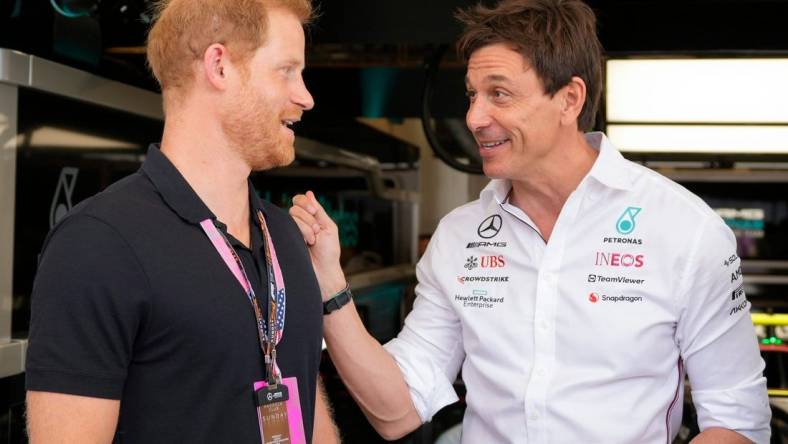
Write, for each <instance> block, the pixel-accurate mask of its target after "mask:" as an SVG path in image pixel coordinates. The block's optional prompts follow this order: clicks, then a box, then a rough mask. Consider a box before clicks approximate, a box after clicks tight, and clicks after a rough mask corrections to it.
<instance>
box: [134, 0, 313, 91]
mask: <svg viewBox="0 0 788 444" xmlns="http://www.w3.org/2000/svg"><path fill="white" fill-rule="evenodd" d="M270 8H285V9H288V10H290V11H292V12H293V13H294V14H295V15H296V16H297V17H298V18H299V19H300V20H301V23H304V24H306V23H308V22H309V20H310V19H311V17H312V4H311V1H310V0H158V1H157V2H156V3H155V10H154V22H153V26H152V27H151V30H150V32H149V33H148V48H147V53H148V65H149V66H150V68H151V71H153V75H154V76H155V77H156V80H158V81H159V85H161V89H162V91H164V90H167V89H170V88H183V87H187V86H189V85H190V84H191V81H192V80H193V79H192V64H193V63H194V62H195V61H196V60H200V59H201V58H202V56H203V54H204V53H205V50H206V49H208V47H209V46H210V45H212V44H214V43H221V44H223V45H225V46H227V48H228V51H229V52H230V57H233V58H234V59H235V60H238V61H239V62H240V63H242V64H243V63H246V62H247V61H248V60H249V58H250V57H251V55H252V54H253V53H254V51H255V50H256V49H257V48H259V47H260V46H262V45H263V43H265V39H266V29H267V27H268V13H267V11H268V10H269V9H270Z"/></svg>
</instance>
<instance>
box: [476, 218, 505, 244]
mask: <svg viewBox="0 0 788 444" xmlns="http://www.w3.org/2000/svg"><path fill="white" fill-rule="evenodd" d="M501 227H503V218H501V216H500V215H498V214H493V215H492V216H490V217H488V218H487V219H484V220H483V221H482V223H480V224H479V228H477V229H476V233H477V234H478V235H479V236H480V237H482V238H484V239H491V238H493V237H495V236H497V235H498V233H500V232H501Z"/></svg>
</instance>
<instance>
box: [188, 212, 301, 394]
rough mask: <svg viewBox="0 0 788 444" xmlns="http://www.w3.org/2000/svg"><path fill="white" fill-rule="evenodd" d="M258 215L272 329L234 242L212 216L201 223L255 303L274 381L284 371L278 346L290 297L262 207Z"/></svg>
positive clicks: (261, 337)
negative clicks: (277, 359) (217, 225)
mask: <svg viewBox="0 0 788 444" xmlns="http://www.w3.org/2000/svg"><path fill="white" fill-rule="evenodd" d="M257 218H258V221H259V223H260V231H261V232H262V234H263V241H264V250H265V259H266V270H267V272H268V284H269V285H268V289H269V292H268V294H269V299H270V300H269V303H268V314H269V316H268V318H269V319H268V323H267V324H268V325H267V326H268V327H269V328H266V320H265V318H264V317H263V316H262V310H261V309H260V305H259V303H258V299H257V297H256V296H255V292H254V289H253V288H252V284H251V283H250V282H249V278H248V276H247V275H246V270H245V269H244V266H243V263H242V262H241V260H240V258H239V257H238V255H237V254H236V253H235V250H234V249H233V248H232V246H231V245H230V242H229V241H228V240H227V238H226V237H225V236H224V235H223V234H222V233H221V232H220V231H219V230H218V229H217V228H216V226H215V225H214V224H213V221H212V220H211V219H205V220H204V221H202V222H200V226H201V227H202V229H203V231H204V232H205V234H206V235H207V236H208V239H209V240H210V241H211V244H213V246H214V248H215V249H216V251H217V252H218V253H219V256H220V257H221V258H222V260H223V261H224V263H225V265H227V268H229V269H230V272H232V274H233V276H235V279H236V280H237V281H238V283H239V284H241V287H242V288H243V289H244V292H245V293H246V295H247V297H248V299H249V302H250V303H251V304H252V309H253V311H254V314H255V319H256V321H257V330H258V336H259V339H260V347H261V349H262V350H263V355H264V356H265V363H266V372H267V374H268V376H269V382H272V383H273V382H276V381H279V380H280V379H281V372H280V371H279V368H278V366H277V365H276V345H277V344H278V343H279V341H281V340H282V335H283V334H284V324H285V306H286V301H287V298H286V292H285V284H284V278H283V277H282V269H281V267H280V266H279V258H278V257H277V255H276V249H275V248H274V244H273V242H272V241H271V237H270V235H269V231H268V224H267V223H266V220H265V218H264V217H263V215H262V213H261V212H260V211H259V210H258V212H257Z"/></svg>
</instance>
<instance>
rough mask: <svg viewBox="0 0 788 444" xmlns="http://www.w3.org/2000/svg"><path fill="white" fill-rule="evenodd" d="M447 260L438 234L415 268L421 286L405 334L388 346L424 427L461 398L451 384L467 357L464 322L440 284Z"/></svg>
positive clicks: (407, 320)
mask: <svg viewBox="0 0 788 444" xmlns="http://www.w3.org/2000/svg"><path fill="white" fill-rule="evenodd" d="M443 259H445V258H442V257H441V254H440V249H439V247H438V233H436V236H435V237H433V240H432V242H430V246H429V247H428V249H427V252H426V253H425V255H424V257H423V258H422V260H421V261H419V264H418V266H417V268H416V275H417V278H418V281H419V284H418V285H417V286H416V295H417V297H416V301H415V303H414V305H413V311H411V313H410V314H409V315H408V317H407V318H406V319H405V326H404V328H403V329H402V331H401V332H400V334H399V335H398V336H397V337H396V338H394V339H392V340H391V341H390V342H389V343H387V344H386V345H385V348H386V350H387V351H388V352H389V353H390V354H391V355H392V356H393V357H394V360H395V361H396V362H397V364H398V365H399V367H400V369H401V370H402V374H403V376H404V378H405V382H406V383H407V384H408V387H409V388H410V393H411V398H412V399H413V404H414V405H415V406H416V410H417V411H418V413H419V416H420V417H421V419H422V421H424V422H426V421H429V420H431V419H432V417H433V416H434V415H435V413H437V412H438V411H439V410H440V409H441V408H443V407H444V406H446V405H449V404H452V403H454V402H456V401H457V400H458V399H459V398H458V397H457V393H456V392H455V391H454V387H453V385H452V384H453V382H454V380H455V379H456V377H457V373H458V372H459V369H460V366H461V365H462V362H463V360H464V358H465V353H464V351H463V344H462V328H461V326H460V320H459V318H458V317H457V314H456V312H455V311H454V309H453V308H452V306H451V303H450V302H449V301H448V300H447V298H446V297H445V293H444V292H443V290H442V288H441V286H440V284H439V281H438V279H437V275H439V273H440V270H441V267H440V264H441V262H442V260H443ZM444 262H445V261H444Z"/></svg>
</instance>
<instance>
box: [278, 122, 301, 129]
mask: <svg viewBox="0 0 788 444" xmlns="http://www.w3.org/2000/svg"><path fill="white" fill-rule="evenodd" d="M296 122H298V121H297V120H282V121H281V123H282V126H284V127H285V128H287V129H293V125H295V123H296Z"/></svg>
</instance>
